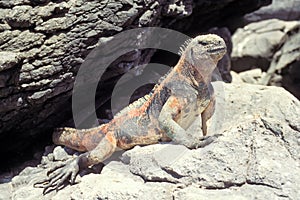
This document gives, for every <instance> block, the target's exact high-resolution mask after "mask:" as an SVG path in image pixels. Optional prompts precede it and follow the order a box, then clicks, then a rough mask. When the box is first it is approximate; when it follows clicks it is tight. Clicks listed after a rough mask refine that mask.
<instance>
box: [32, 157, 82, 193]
mask: <svg viewBox="0 0 300 200" xmlns="http://www.w3.org/2000/svg"><path fill="white" fill-rule="evenodd" d="M78 172H79V159H78V158H73V159H70V160H67V161H65V162H60V163H56V164H55V165H54V166H52V167H51V168H50V170H49V171H48V172H47V176H48V177H47V178H45V179H43V180H41V181H39V182H36V183H35V184H34V185H33V186H34V187H38V188H44V190H43V194H46V193H48V192H50V191H53V190H56V191H58V190H59V188H60V187H61V186H62V185H63V183H64V182H65V181H66V180H68V179H69V178H70V183H71V184H74V183H75V178H76V175H77V174H78Z"/></svg>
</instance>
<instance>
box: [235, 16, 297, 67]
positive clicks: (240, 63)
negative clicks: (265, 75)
mask: <svg viewBox="0 0 300 200" xmlns="http://www.w3.org/2000/svg"><path fill="white" fill-rule="evenodd" d="M299 25H300V23H299V22H297V21H292V22H285V21H281V20H277V19H271V20H265V21H261V22H255V23H251V24H248V25H247V26H245V27H244V28H239V29H238V30H237V31H236V32H235V33H234V34H233V36H232V43H233V50H232V54H231V57H232V60H233V62H232V65H233V68H234V69H235V70H236V71H242V70H244V69H249V68H250V67H260V68H266V67H268V65H269V63H270V59H272V57H273V55H274V54H275V53H276V52H277V51H279V50H280V47H281V45H282V44H284V43H285V42H286V41H287V40H288V37H287V36H288V35H287V34H290V33H291V32H292V31H293V30H296V29H297V27H299Z"/></svg>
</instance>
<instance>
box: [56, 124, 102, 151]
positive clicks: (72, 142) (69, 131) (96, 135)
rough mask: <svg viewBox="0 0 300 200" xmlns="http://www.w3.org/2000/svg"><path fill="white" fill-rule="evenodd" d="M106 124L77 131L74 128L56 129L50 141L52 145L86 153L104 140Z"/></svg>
mask: <svg viewBox="0 0 300 200" xmlns="http://www.w3.org/2000/svg"><path fill="white" fill-rule="evenodd" d="M105 128H106V124H103V125H101V126H98V127H95V128H90V129H81V130H77V129H75V128H67V127H66V128H57V129H55V130H54V133H53V135H52V140H53V142H54V144H57V145H64V146H67V147H69V148H71V149H75V150H77V151H81V152H87V151H91V150H92V149H94V148H95V147H96V146H97V145H98V144H99V142H100V141H101V140H102V139H103V138H104V136H105V134H104V133H105V131H103V130H104V129H105Z"/></svg>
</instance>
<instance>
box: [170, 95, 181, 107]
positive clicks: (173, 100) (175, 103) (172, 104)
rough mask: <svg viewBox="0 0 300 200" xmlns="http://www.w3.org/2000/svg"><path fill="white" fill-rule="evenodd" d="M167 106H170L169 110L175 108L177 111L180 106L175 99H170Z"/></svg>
mask: <svg viewBox="0 0 300 200" xmlns="http://www.w3.org/2000/svg"><path fill="white" fill-rule="evenodd" d="M169 106H170V107H171V108H177V109H179V107H180V104H179V101H178V99H177V98H172V100H171V101H170V104H169Z"/></svg>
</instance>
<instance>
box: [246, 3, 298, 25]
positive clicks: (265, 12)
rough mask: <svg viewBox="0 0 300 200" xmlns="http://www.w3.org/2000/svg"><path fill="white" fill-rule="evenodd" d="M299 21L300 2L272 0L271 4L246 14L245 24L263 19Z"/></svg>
mask: <svg viewBox="0 0 300 200" xmlns="http://www.w3.org/2000/svg"><path fill="white" fill-rule="evenodd" d="M274 18H276V19H281V20H288V21H290V20H299V19H300V1H298V0H284V1H282V0H272V4H270V5H268V6H265V7H262V8H260V9H258V10H256V11H254V12H252V13H249V14H246V15H245V16H244V19H245V21H246V22H256V21H261V20H265V19H274Z"/></svg>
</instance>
